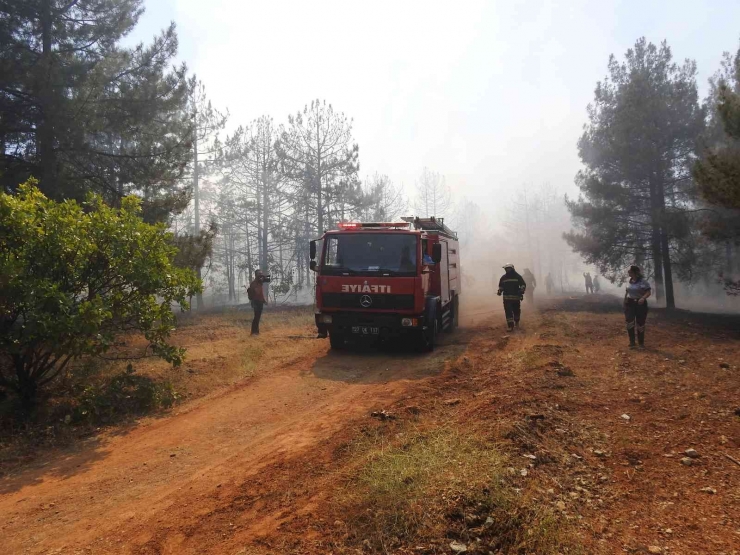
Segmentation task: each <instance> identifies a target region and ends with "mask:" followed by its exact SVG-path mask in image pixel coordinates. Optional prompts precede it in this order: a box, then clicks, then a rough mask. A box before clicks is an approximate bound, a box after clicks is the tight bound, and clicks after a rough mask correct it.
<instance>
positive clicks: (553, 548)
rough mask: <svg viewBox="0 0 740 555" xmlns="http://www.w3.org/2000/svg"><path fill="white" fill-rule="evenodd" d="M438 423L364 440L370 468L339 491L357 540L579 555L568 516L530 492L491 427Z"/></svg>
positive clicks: (351, 539) (379, 548) (360, 448)
mask: <svg viewBox="0 0 740 555" xmlns="http://www.w3.org/2000/svg"><path fill="white" fill-rule="evenodd" d="M424 424H426V426H427V427H428V429H423V428H421V427H418V426H419V425H424ZM429 424H430V423H429V422H426V423H423V422H417V423H416V424H409V425H407V426H402V427H400V428H398V429H392V428H384V429H383V428H381V429H376V430H374V431H373V432H372V433H370V434H369V435H366V436H365V437H364V438H362V439H360V440H359V441H358V442H357V444H356V445H355V446H354V448H355V449H357V454H356V455H355V456H356V457H357V458H358V459H359V461H360V464H359V466H358V468H356V469H355V470H353V471H352V472H351V473H350V476H349V477H348V479H347V482H346V483H345V484H344V485H343V487H342V488H340V489H339V492H338V494H337V496H336V497H337V502H338V505H339V507H340V511H339V513H341V514H344V515H346V516H345V521H346V529H347V535H346V541H348V543H350V544H355V545H357V546H358V547H363V548H365V549H370V550H371V551H374V552H378V553H391V552H397V550H399V549H402V550H404V551H398V552H405V549H411V550H412V551H413V550H414V548H415V551H416V552H417V553H418V552H421V553H432V552H436V549H439V548H441V549H442V550H445V551H451V552H453V553H454V552H458V553H462V552H467V553H489V552H495V553H538V554H543V555H545V554H550V553H553V554H554V553H576V552H578V551H577V550H576V548H575V544H574V542H573V541H571V540H570V539H569V538H568V531H569V526H568V524H567V523H566V522H565V521H564V519H563V518H562V517H561V516H560V515H558V514H557V512H556V511H555V510H553V509H552V508H551V507H548V506H543V505H542V504H540V503H538V502H537V500H536V499H533V495H532V490H531V489H522V488H521V486H522V484H521V479H522V476H521V471H520V470H518V469H515V468H514V467H513V466H511V465H512V464H516V463H513V462H512V461H511V453H510V450H509V449H507V447H506V446H505V445H504V444H502V443H501V442H500V441H498V440H497V438H496V436H495V434H494V433H492V431H491V430H483V429H482V427H481V426H476V425H472V426H471V425H470V424H469V423H467V424H463V423H461V422H454V421H449V422H446V423H441V424H440V425H438V426H429ZM399 430H401V431H399Z"/></svg>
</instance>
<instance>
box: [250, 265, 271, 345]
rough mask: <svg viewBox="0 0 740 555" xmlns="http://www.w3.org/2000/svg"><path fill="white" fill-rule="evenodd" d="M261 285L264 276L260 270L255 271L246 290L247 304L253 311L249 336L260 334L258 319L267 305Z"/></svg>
mask: <svg viewBox="0 0 740 555" xmlns="http://www.w3.org/2000/svg"><path fill="white" fill-rule="evenodd" d="M263 283H264V274H263V273H262V270H255V272H254V280H252V283H250V284H249V287H248V288H247V297H248V298H249V304H251V305H252V309H253V310H254V318H253V319H252V333H251V335H259V334H260V318H262V309H263V308H264V307H265V305H266V304H267V299H265V290H264V287H263Z"/></svg>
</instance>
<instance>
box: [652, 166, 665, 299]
mask: <svg viewBox="0 0 740 555" xmlns="http://www.w3.org/2000/svg"><path fill="white" fill-rule="evenodd" d="M650 226H651V230H650V231H651V234H650V250H651V252H652V255H653V267H654V272H655V299H656V300H658V301H659V300H661V299H662V298H663V295H664V288H663V249H662V246H661V229H660V198H659V192H658V184H657V183H656V181H655V180H654V179H653V178H652V177H651V178H650Z"/></svg>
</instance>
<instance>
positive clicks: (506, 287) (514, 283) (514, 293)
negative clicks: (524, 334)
mask: <svg viewBox="0 0 740 555" xmlns="http://www.w3.org/2000/svg"><path fill="white" fill-rule="evenodd" d="M504 270H506V273H505V274H504V275H503V276H501V279H500V280H499V281H498V292H497V293H496V294H497V295H498V296H499V297H501V296H503V298H504V313H505V314H506V325H507V327H508V328H509V331H512V330H513V329H514V328H518V327H519V319H520V318H521V314H522V299H523V298H524V292H525V291H526V290H527V284H526V283H525V282H524V278H522V276H520V275H519V274H518V273H517V271H516V270H515V269H514V265H513V264H505V265H504Z"/></svg>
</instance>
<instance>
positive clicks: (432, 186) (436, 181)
mask: <svg viewBox="0 0 740 555" xmlns="http://www.w3.org/2000/svg"><path fill="white" fill-rule="evenodd" d="M452 207H453V203H452V193H451V192H450V188H449V187H448V186H447V182H446V181H445V178H444V176H443V175H440V174H439V173H437V172H435V171H432V170H430V169H429V168H424V169H423V170H422V171H421V175H420V176H419V181H417V182H416V199H415V201H414V209H415V210H416V215H418V216H422V217H428V216H436V217H442V218H443V217H445V215H447V213H448V212H450V211H451V210H452Z"/></svg>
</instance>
